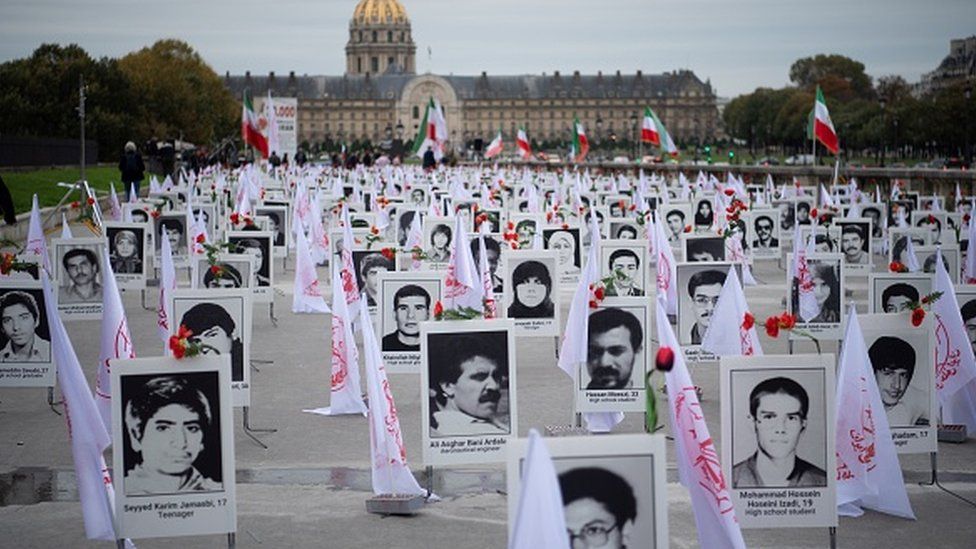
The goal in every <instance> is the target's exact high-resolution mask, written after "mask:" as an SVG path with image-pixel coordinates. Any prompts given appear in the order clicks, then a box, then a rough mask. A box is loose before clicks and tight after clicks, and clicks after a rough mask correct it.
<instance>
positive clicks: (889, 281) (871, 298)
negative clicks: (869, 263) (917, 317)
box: [868, 273, 933, 313]
mask: <svg viewBox="0 0 976 549" xmlns="http://www.w3.org/2000/svg"><path fill="white" fill-rule="evenodd" d="M932 280H933V277H932V275H931V274H927V273H872V274H871V276H870V277H869V278H868V311H870V312H872V313H897V312H900V311H902V310H903V308H904V307H907V306H908V304H909V303H911V302H913V301H916V302H917V301H919V300H920V299H921V298H922V296H925V295H928V294H929V293H931V292H932Z"/></svg>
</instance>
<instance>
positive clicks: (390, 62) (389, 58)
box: [386, 57, 393, 67]
mask: <svg viewBox="0 0 976 549" xmlns="http://www.w3.org/2000/svg"><path fill="white" fill-rule="evenodd" d="M386 66H387V67H392V66H393V58H392V57H387V58H386Z"/></svg>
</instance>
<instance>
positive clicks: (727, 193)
mask: <svg viewBox="0 0 976 549" xmlns="http://www.w3.org/2000/svg"><path fill="white" fill-rule="evenodd" d="M733 194H735V189H731V188H729V189H725V196H732V195H733Z"/></svg>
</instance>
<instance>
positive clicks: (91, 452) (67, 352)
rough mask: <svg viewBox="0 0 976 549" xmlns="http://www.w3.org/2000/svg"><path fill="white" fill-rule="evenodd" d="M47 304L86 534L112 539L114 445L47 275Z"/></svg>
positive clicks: (113, 537) (54, 356)
mask: <svg viewBox="0 0 976 549" xmlns="http://www.w3.org/2000/svg"><path fill="white" fill-rule="evenodd" d="M41 280H42V281H43V283H44V307H45V309H46V310H47V318H48V322H49V323H50V328H51V352H52V356H53V358H54V363H55V364H57V367H58V385H60V386H61V394H62V398H63V399H64V417H65V420H66V422H67V424H68V437H69V439H70V440H71V456H72V458H73V461H74V466H75V481H76V482H77V484H78V498H79V500H80V501H81V512H82V516H83V517H84V521H85V535H86V536H87V537H88V539H101V540H114V539H116V538H117V536H116V534H115V527H114V525H113V519H112V517H113V514H114V507H115V491H114V490H113V488H112V478H111V477H110V476H109V473H108V467H107V466H106V465H105V456H104V452H105V450H107V449H108V447H109V446H110V445H111V444H112V437H111V436H109V433H108V430H107V429H106V428H105V424H104V423H103V422H102V418H101V416H100V415H99V411H98V407H97V406H96V405H95V399H94V398H92V393H91V390H90V389H89V387H88V381H87V380H86V379H85V373H84V372H83V371H82V369H81V364H79V362H78V356H77V355H76V354H75V350H74V347H73V346H72V344H71V339H69V338H68V332H67V330H65V328H64V324H63V323H62V322H61V317H60V316H59V315H58V306H57V301H55V298H54V294H53V292H52V291H51V284H50V282H49V281H48V278H47V277H46V276H42V277H41Z"/></svg>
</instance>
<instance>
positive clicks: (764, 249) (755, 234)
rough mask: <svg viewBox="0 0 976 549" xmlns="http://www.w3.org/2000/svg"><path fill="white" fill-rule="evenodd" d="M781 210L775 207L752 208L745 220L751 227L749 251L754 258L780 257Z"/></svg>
mask: <svg viewBox="0 0 976 549" xmlns="http://www.w3.org/2000/svg"><path fill="white" fill-rule="evenodd" d="M778 216H779V211H778V210H775V209H756V210H750V211H749V212H748V213H747V215H746V216H745V219H744V221H745V222H746V224H747V225H748V226H749V228H750V229H751V231H750V242H749V244H750V245H749V248H748V251H749V253H750V254H751V255H752V258H753V259H778V258H779V257H780V251H781V249H782V248H781V247H780V246H781V245H780V238H782V236H781V235H782V233H781V232H780V224H779V223H778V222H777V218H778Z"/></svg>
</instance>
